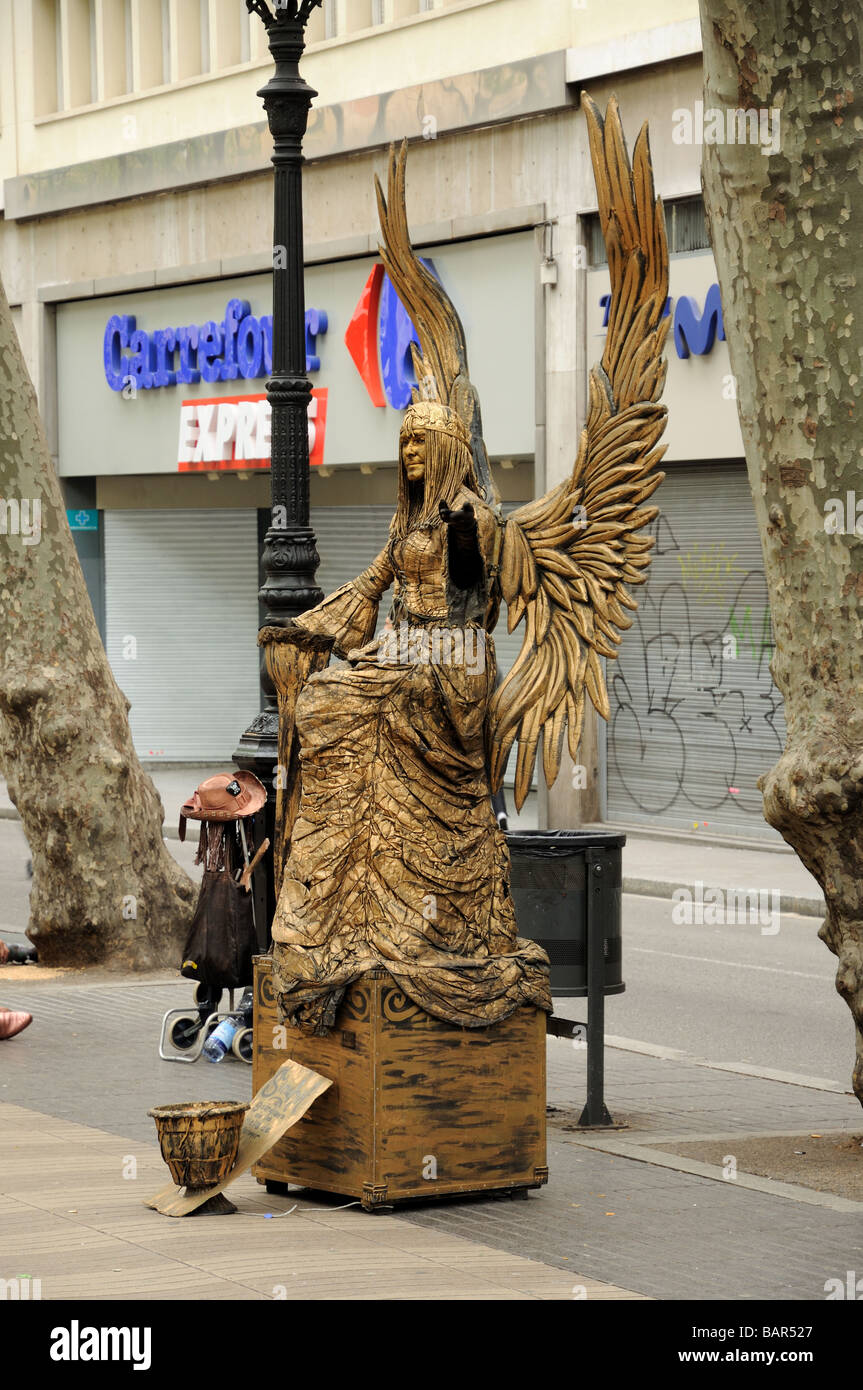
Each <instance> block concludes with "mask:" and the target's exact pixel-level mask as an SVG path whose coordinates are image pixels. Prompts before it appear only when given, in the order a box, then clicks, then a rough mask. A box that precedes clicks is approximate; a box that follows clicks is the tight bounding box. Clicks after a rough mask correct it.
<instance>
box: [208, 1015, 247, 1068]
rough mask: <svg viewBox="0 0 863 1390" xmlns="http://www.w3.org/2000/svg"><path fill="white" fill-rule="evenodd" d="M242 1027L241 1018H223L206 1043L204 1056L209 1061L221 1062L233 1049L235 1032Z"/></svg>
mask: <svg viewBox="0 0 863 1390" xmlns="http://www.w3.org/2000/svg"><path fill="white" fill-rule="evenodd" d="M239 1027H240V1022H239V1019H236V1018H233V1017H231V1018H223V1019H222V1021H221V1023H220V1024H218V1026H217V1027H215V1028H214V1029H213V1031H212V1033H211V1034H210V1036H209V1037H208V1038H207V1041H206V1042H205V1043H204V1056H205V1057H206V1059H207V1061H208V1062H221V1061H222V1059H223V1057H224V1056H225V1054H226V1053H228V1052H230V1050H231V1043H232V1042H233V1041H234V1034H235V1033H236V1032H237V1030H238V1029H239Z"/></svg>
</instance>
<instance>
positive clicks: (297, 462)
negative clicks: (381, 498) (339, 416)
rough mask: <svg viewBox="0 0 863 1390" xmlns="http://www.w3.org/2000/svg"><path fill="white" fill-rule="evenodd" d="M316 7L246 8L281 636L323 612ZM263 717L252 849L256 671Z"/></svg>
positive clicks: (262, 918) (268, 541) (269, 605)
mask: <svg viewBox="0 0 863 1390" xmlns="http://www.w3.org/2000/svg"><path fill="white" fill-rule="evenodd" d="M320 3H321V0H302V3H300V0H276V4H275V12H273V11H272V10H271V9H270V8H269V5H268V4H267V3H266V0H246V8H247V9H248V10H249V12H250V13H254V14H257V15H258V16H259V17H260V19H261V20H262V22H263V24H264V26H265V28H266V31H267V42H268V44H269V48H270V53H271V54H272V56H273V61H274V63H275V72H274V74H273V76H272V77H271V78H270V80H269V82H268V83H267V84H266V86H264V87H262V88H261V90H260V91H259V92H258V96H259V97H260V98H261V100H262V101H263V104H264V109H265V111H266V113H267V121H268V124H269V127H270V133H271V135H272V137H273V155H272V160H273V169H274V218H273V229H274V232H273V371H272V376H271V377H270V379H269V381H268V382H267V399H268V401H269V403H270V407H271V410H272V423H271V431H270V438H271V511H270V526H269V529H268V531H267V534H266V538H265V540H264V547H263V553H262V562H263V569H264V581H263V585H262V587H261V589H260V591H259V593H258V598H259V599H260V601H261V603H262V604H263V605H264V609H265V612H264V618H263V622H264V625H265V626H273V627H279V626H285V625H286V624H287V623H288V622H290V620H291V618H294V617H296V616H297V615H298V614H299V613H303V612H305V610H306V609H307V608H313V607H314V605H315V604H316V603H320V601H321V599H322V598H323V593H322V592H321V590H320V589H319V588H318V587H317V585H316V583H315V571H316V570H317V567H318V564H319V556H318V552H317V549H316V547H315V535H314V532H313V531H312V529H311V527H310V526H309V433H308V406H309V401H310V399H311V386H310V385H309V379H308V377H307V375H306V334H305V293H304V285H303V272H304V261H303V190H302V164H303V152H302V146H303V135H304V134H305V131H306V124H307V122H308V115H309V107H310V106H311V103H312V98H313V97H315V96H316V95H317V93H316V92H315V91H314V89H313V88H312V87H310V86H309V85H308V84H307V83H306V82H304V81H303V79H302V77H301V76H300V71H299V63H300V59H301V57H302V55H303V49H304V47H305V26H306V23H307V21H308V18H309V15H310V14H311V12H312V10H313V9H315V8H316V6H317V5H319V4H320ZM261 687H262V690H263V694H264V697H265V706H264V708H263V710H262V711H261V712H260V713H259V714H258V715H256V717H255V718H254V719H253V720H252V722H251V724H250V725H249V727H248V729H247V730H246V732H245V733H244V734H243V736H242V738H241V739H240V743H239V747H238V749H237V752H236V753H235V755H234V758H235V761H236V763H237V765H238V766H239V767H242V768H246V769H248V770H249V771H251V772H254V773H255V774H256V776H258V777H259V778H260V779H261V781H262V782H263V783H264V786H265V787H266V788H267V805H266V810H265V816H264V820H265V825H264V826H263V827H262V828H261V829H260V830H259V831H258V834H257V836H256V841H257V843H260V842H261V841H262V840H263V838H264V835H268V836H269V838H270V842H271V843H272V844H275V843H276V835H275V807H276V779H277V765H278V728H279V716H278V709H277V705H276V692H275V690H274V689H273V686H272V683H271V681H270V679H269V677H268V676H267V673H266V668H265V666H264V663H263V661H262V663H261ZM264 862H265V865H266V873H265V874H264V873H261V874H258V876H257V885H255V884H253V887H252V892H253V893H254V894H255V896H256V908H257V916H258V921H259V922H266V923H267V924H268V930H269V924H270V923H271V922H272V920H273V914H274V912H275V889H274V883H273V863H272V856H270V857H269V858H267V859H265V861H264Z"/></svg>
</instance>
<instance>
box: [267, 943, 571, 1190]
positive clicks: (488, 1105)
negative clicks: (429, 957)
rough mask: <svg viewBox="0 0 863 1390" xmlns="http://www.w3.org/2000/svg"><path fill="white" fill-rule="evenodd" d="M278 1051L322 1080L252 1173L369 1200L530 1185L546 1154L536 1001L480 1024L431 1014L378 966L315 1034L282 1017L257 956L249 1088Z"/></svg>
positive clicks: (541, 1174)
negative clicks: (323, 1033) (329, 1025)
mask: <svg viewBox="0 0 863 1390" xmlns="http://www.w3.org/2000/svg"><path fill="white" fill-rule="evenodd" d="M288 1057H291V1058H293V1060H294V1061H297V1062H300V1063H302V1064H303V1065H304V1066H307V1067H311V1068H313V1069H314V1070H315V1071H317V1072H319V1073H320V1074H321V1075H322V1076H326V1077H328V1078H330V1079H331V1080H332V1082H333V1085H332V1087H331V1088H330V1089H329V1090H328V1091H327V1092H326V1093H325V1094H324V1095H323V1096H321V1097H320V1098H319V1099H318V1100H317V1101H316V1102H315V1104H314V1105H313V1106H312V1107H311V1109H310V1110H309V1112H308V1113H307V1114H306V1115H304V1116H303V1118H302V1120H300V1121H299V1123H298V1124H296V1125H295V1126H294V1127H293V1128H292V1129H291V1130H289V1131H288V1133H287V1134H286V1135H285V1136H284V1137H283V1138H282V1139H281V1140H280V1141H279V1142H278V1144H276V1145H275V1146H274V1147H273V1148H272V1149H271V1150H270V1152H269V1153H268V1154H266V1155H265V1157H264V1158H263V1159H262V1160H261V1161H260V1163H258V1164H257V1165H256V1166H255V1168H254V1169H253V1170H252V1171H253V1172H254V1174H255V1176H256V1177H257V1178H258V1180H259V1182H266V1183H267V1184H268V1186H270V1187H271V1189H272V1190H277V1189H275V1188H273V1185H274V1184H287V1183H294V1184H296V1185H299V1186H301V1187H309V1188H316V1189H319V1190H321V1191H325V1192H337V1193H342V1194H344V1195H345V1196H347V1197H357V1198H359V1199H360V1201H361V1202H362V1205H363V1206H364V1207H365V1208H366V1209H367V1210H373V1209H374V1208H375V1207H378V1206H382V1205H390V1204H391V1203H393V1202H401V1201H415V1200H423V1199H426V1200H427V1199H428V1198H431V1197H444V1196H452V1195H456V1194H459V1193H471V1192H487V1191H495V1190H500V1189H505V1190H515V1189H519V1188H523V1189H527V1188H531V1187H539V1186H541V1185H542V1184H543V1183H544V1182H547V1181H548V1169H547V1167H546V1156H545V1014H544V1013H543V1012H542V1011H541V1010H540V1009H531V1008H525V1009H519V1010H518V1011H517V1012H516V1013H514V1014H512V1015H511V1016H510V1018H508V1019H506V1020H505V1021H504V1022H503V1023H497V1024H494V1025H493V1026H492V1027H490V1028H476V1029H468V1028H458V1027H455V1026H454V1025H452V1024H450V1023H445V1022H443V1021H442V1020H440V1019H436V1018H431V1017H430V1016H429V1015H428V1014H427V1013H425V1011H424V1010H423V1009H421V1008H420V1007H419V1006H418V1005H416V1004H414V1003H413V1002H412V1001H411V1000H410V999H408V998H407V997H406V996H405V995H404V994H403V993H402V991H401V990H400V989H399V988H398V986H397V985H396V984H395V982H394V981H393V979H392V977H391V976H390V975H389V974H388V973H387V972H386V971H385V970H373V971H371V972H369V973H368V974H367V975H364V976H363V977H362V978H361V979H360V980H358V981H357V982H356V983H355V984H354V985H353V986H351V988H350V989H349V990H348V991H347V993H346V995H345V997H344V999H343V1001H342V1004H341V1008H340V1010H339V1014H338V1017H337V1019H336V1026H335V1028H334V1029H333V1030H332V1031H331V1032H330V1033H329V1034H328V1035H327V1037H325V1038H313V1037H307V1036H306V1035H305V1034H304V1033H301V1032H300V1031H299V1029H296V1028H294V1027H292V1026H291V1025H290V1024H287V1025H285V1026H284V1027H280V1025H279V1018H278V1010H277V1006H276V1000H275V995H274V990H273V979H272V959H271V957H269V956H259V957H257V958H256V961H255V1020H254V1061H253V1073H252V1081H253V1087H254V1090H255V1091H256V1092H257V1091H258V1090H259V1089H260V1087H261V1086H262V1085H263V1084H264V1082H265V1081H266V1080H267V1078H268V1077H269V1076H271V1075H272V1073H273V1072H274V1071H275V1069H276V1068H277V1067H278V1066H279V1065H280V1064H281V1063H282V1062H284V1061H285V1060H286V1059H287V1058H288Z"/></svg>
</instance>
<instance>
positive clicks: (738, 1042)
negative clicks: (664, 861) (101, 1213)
mask: <svg viewBox="0 0 863 1390" xmlns="http://www.w3.org/2000/svg"><path fill="white" fill-rule="evenodd" d="M196 842H197V841H196V837H195V836H192V837H191V842H189V841H187V842H186V843H185V844H184V845H181V844H180V843H179V841H177V840H171V841H169V847H170V849H171V851H172V853H174V854H175V855H176V856H177V857H178V859H179V860H180V862H181V863H182V864H183V866H184V868H185V869H186V870H187V871H189V872H195V875H196V877H197V875H198V872H199V871H194V870H193V867H192V861H193V859H194V856H195V846H196ZM28 853H29V851H28V849H27V842H26V840H25V838H24V835H23V832H22V830H21V827H20V824H19V823H18V822H17V821H8V820H0V936H2V937H3V939H5V940H7V941H20V942H23V941H25V940H26V938H25V936H24V928H25V926H26V922H27V910H28V909H27V898H28V894H29V889H30V881H29V879H28V878H27V876H26V872H25V865H26V860H27V857H28ZM671 912H672V903H671V902H669V901H667V900H665V899H660V898H645V897H636V896H633V895H628V894H627V895H625V896H624V906H623V977H624V979H625V981H626V992H625V993H624V994H622V995H614V996H611V997H610V998H609V999H608V1000H607V1001H606V1033H607V1034H611V1035H614V1036H616V1037H621V1038H627V1039H632V1040H634V1041H638V1042H643V1043H647V1044H650V1045H654V1046H657V1047H667V1048H674V1049H679V1050H680V1051H682V1052H685V1053H687V1054H688V1055H690V1056H692V1057H698V1058H702V1059H706V1060H709V1061H712V1062H723V1063H732V1064H733V1063H738V1064H741V1065H742V1066H756V1067H763V1068H772V1069H774V1070H778V1071H785V1072H793V1073H796V1074H798V1075H803V1076H808V1077H819V1078H821V1079H823V1080H828V1081H834V1082H838V1083H840V1084H841V1085H842V1086H843V1088H844V1089H848V1088H849V1087H850V1081H849V1077H850V1072H851V1067H852V1063H853V1057H854V1030H853V1026H852V1023H851V1016H850V1014H849V1012H848V1009H847V1008H846V1006H845V1004H844V1003H843V1002H842V1000H841V999H840V998H839V996H838V995H837V994H836V991H835V989H834V985H833V977H834V973H835V964H836V962H835V959H834V957H833V956H832V955H831V954H830V952H829V951H828V950H827V947H826V946H825V945H824V944H823V942H821V941H819V939H818V936H817V931H818V927H819V925H820V919H818V918H815V917H797V916H792V915H785V914H783V915H782V917H781V919H780V921H779V931H778V932H777V933H776V934H775V935H762V934H761V931H760V929H759V927H758V926H757V925H753V926H721V927H717V926H676V925H675V924H674V923H673V922H672V920H671ZM22 973H23V968H22ZM555 1012H556V1013H558V1014H562V1015H563V1016H565V1017H568V1018H577V1019H584V1018H585V1017H586V1012H585V1003H584V1001H582V1000H578V999H560V1000H557V1001H556V1002H555Z"/></svg>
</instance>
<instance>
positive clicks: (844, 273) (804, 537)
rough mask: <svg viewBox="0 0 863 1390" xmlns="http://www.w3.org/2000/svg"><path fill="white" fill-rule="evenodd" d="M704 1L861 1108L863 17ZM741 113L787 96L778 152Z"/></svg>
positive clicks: (710, 201) (755, 423)
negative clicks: (854, 506) (741, 127)
mask: <svg viewBox="0 0 863 1390" xmlns="http://www.w3.org/2000/svg"><path fill="white" fill-rule="evenodd" d="M700 3H701V27H702V35H703V40H704V59H705V89H704V90H705V95H704V108H705V112H704V116H705V149H704V164H703V180H704V188H705V198H706V202H707V207H708V216H709V220H710V228H711V234H712V241H713V249H714V253H715V256H716V264H717V269H718V272H719V283H720V286H721V290H722V304H723V314H724V320H725V329H726V333H727V337H728V345H729V350H730V354H731V366H732V370H733V371H734V374H735V376H736V378H737V394H738V407H739V411H740V421H741V426H742V430H743V439H744V443H745V447H746V461H747V466H748V471H749V481H750V486H751V488H752V495H753V499H754V502H755V510H756V514H757V517H758V524H759V529H760V532H761V542H762V547H763V551H764V564H765V570H766V574H767V584H768V588H769V592H770V605H771V610H772V614H773V630H774V636H775V641H776V648H775V652H774V655H773V662H772V671H773V678H774V680H775V682H776V685H777V687H778V689H779V691H780V693H781V695H782V697H783V699H784V701H785V719H786V723H787V727H788V737H787V742H786V746H785V751H784V752H783V754H782V757H781V758H780V759H779V762H778V763H777V764H776V766H775V767H774V768H772V769H771V770H770V771H769V772H767V773H766V775H765V776H764V777H763V778H762V779H761V783H760V785H761V790H762V792H763V797H764V814H765V817H766V819H767V820H768V822H769V823H770V824H771V825H773V826H775V827H776V829H777V830H779V831H780V832H781V834H782V835H783V836H784V838H785V839H786V840H787V841H788V843H789V844H790V845H791V846H792V847H793V848H794V849H795V850H796V851H797V854H798V855H799V857H800V859H801V860H802V861H803V863H804V864H805V865H806V867H807V868H808V869H809V870H810V872H811V873H812V874H814V876H815V878H816V879H817V880H818V882H819V883H820V884H821V887H822V888H823V890H824V896H825V899H826V903H827V917H826V919H825V921H824V923H823V925H822V927H821V929H820V932H819V935H820V936H821V938H822V940H824V941H825V942H826V943H827V945H828V946H829V947H830V950H831V951H832V952H833V953H834V955H836V956H838V958H839V968H838V970H837V974H836V988H837V989H838V991H839V993H840V994H841V996H842V998H843V999H844V1000H845V1001H846V1003H847V1004H848V1006H849V1008H850V1009H851V1012H852V1014H853V1016H854V1022H855V1026H856V1030H857V1056H856V1064H855V1067H854V1072H853V1086H854V1092H855V1094H856V1095H857V1097H858V1099H859V1100H860V1102H861V1104H863V697H862V696H861V691H863V524H861V527H860V532H861V534H860V535H856V534H854V525H855V522H854V519H853V515H852V517H851V518H850V529H848V523H847V522H846V523H845V527H844V528H843V529H844V534H843V530H840V529H834V523H833V520H831V517H833V516H834V514H835V513H836V512H837V511H838V499H841V503H842V512H843V515H844V513H845V504H846V494H847V493H848V492H853V490H854V488H855V485H856V484H858V482H860V481H861V480H863V470H861V455H863V433H861V425H863V418H861V417H863V408H861V407H863V399H861V396H863V361H861V353H863V275H861V273H860V265H859V261H860V246H861V240H863V181H861V180H863V143H861V130H863V112H861V104H860V95H859V94H860V92H861V91H863V83H861V70H860V67H861V61H860V60H861V26H863V17H861V11H860V7H859V6H858V5H850V4H848V3H847V0H771V2H770V3H768V2H767V0H700ZM855 94H856V95H855ZM741 107H742V108H760V109H765V110H768V111H774V112H775V111H776V110H777V109H778V111H779V113H780V116H779V119H780V125H779V131H778V134H779V139H778V141H777V140H776V139H775V138H773V133H774V132H775V126H774V124H773V121H774V120H775V116H774V117H773V118H768V120H767V121H765V123H764V127H763V129H764V131H765V135H768V136H769V137H770V138H769V139H767V140H765V142H764V143H765V147H766V148H767V152H766V153H762V149H761V148H760V146H759V145H758V144H754V145H753V144H744V143H741V142H740V137H739V135H738V138H737V141H736V142H734V143H729V142H728V139H727V134H728V121H727V112H728V111H729V110H730V111H732V112H733V111H734V110H735V109H737V108H741ZM713 108H716V109H717V110H718V111H721V112H722V113H723V116H725V119H726V142H725V143H722V144H720V143H715V144H714V143H711V144H708V143H707V139H708V134H707V132H708V128H709V125H710V124H711V110H712V109H713ZM713 129H714V130H718V122H717V123H715V124H713ZM777 145H778V148H776V146H777ZM831 500H833V501H834V503H835V505H833V506H831V505H829V504H830V503H831ZM861 500H863V488H861ZM861 516H863V507H861Z"/></svg>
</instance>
